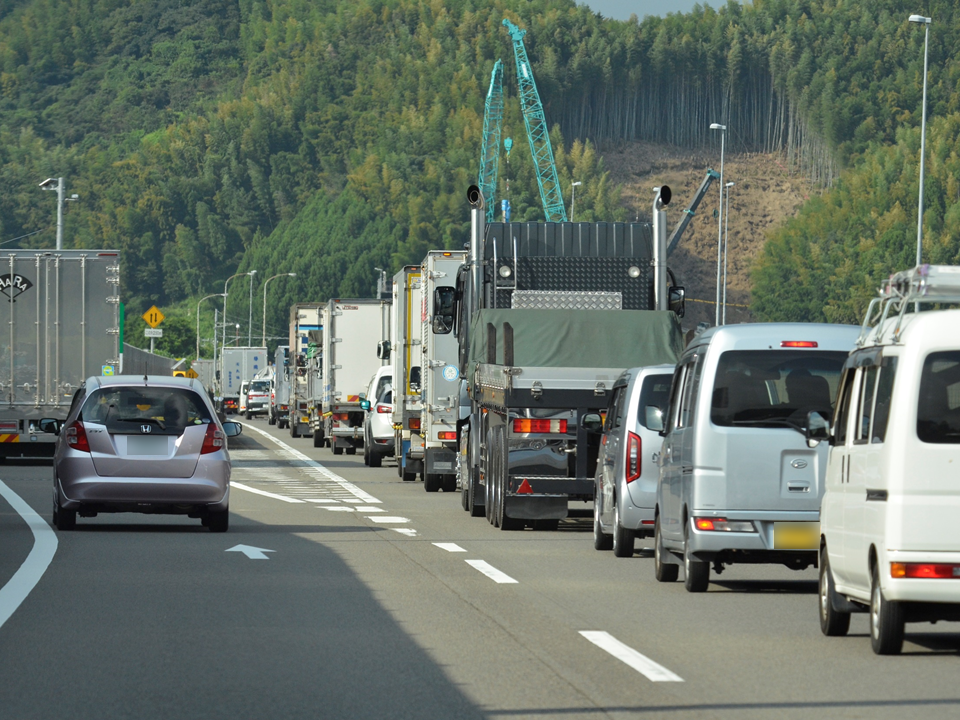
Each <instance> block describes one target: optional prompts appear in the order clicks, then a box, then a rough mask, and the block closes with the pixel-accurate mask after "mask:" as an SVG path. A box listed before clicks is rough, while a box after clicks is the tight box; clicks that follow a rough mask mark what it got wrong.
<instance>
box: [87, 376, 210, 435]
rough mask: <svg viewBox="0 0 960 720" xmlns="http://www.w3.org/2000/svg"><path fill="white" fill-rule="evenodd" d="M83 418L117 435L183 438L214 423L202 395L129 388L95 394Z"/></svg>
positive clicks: (183, 390) (115, 388) (185, 391)
mask: <svg viewBox="0 0 960 720" xmlns="http://www.w3.org/2000/svg"><path fill="white" fill-rule="evenodd" d="M80 419H81V420H83V421H84V422H92V423H98V424H101V425H105V426H106V428H107V432H109V433H111V434H115V435H140V434H143V433H144V432H145V431H144V430H143V428H144V427H149V428H150V429H149V430H147V431H146V432H149V433H150V434H152V435H180V434H182V433H183V430H184V428H185V427H187V426H189V425H201V424H203V423H209V422H212V421H213V420H212V418H211V417H210V413H209V412H208V410H207V406H206V404H205V403H204V402H203V400H201V398H200V396H199V395H197V393H195V392H193V391H192V390H187V389H186V388H172V387H146V386H125V387H105V388H100V389H99V390H96V391H94V392H93V393H91V394H90V397H88V398H87V400H86V402H84V403H83V408H81V410H80Z"/></svg>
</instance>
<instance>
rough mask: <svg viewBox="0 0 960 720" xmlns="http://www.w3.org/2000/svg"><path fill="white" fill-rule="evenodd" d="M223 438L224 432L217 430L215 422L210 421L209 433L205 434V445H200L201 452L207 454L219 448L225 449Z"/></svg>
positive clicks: (208, 425)
mask: <svg viewBox="0 0 960 720" xmlns="http://www.w3.org/2000/svg"><path fill="white" fill-rule="evenodd" d="M223 438H224V434H223V432H222V431H220V430H217V426H216V425H214V424H213V423H208V424H207V433H206V435H204V436H203V445H202V446H201V447H200V454H201V455H206V454H208V453H212V452H216V451H217V450H223Z"/></svg>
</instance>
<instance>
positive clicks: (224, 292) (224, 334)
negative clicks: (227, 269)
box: [213, 270, 256, 347]
mask: <svg viewBox="0 0 960 720" xmlns="http://www.w3.org/2000/svg"><path fill="white" fill-rule="evenodd" d="M253 272H256V270H254V271H253ZM250 274H251V273H248V272H245V273H237V274H236V275H231V276H230V277H228V278H227V279H226V280H224V281H223V336H222V338H221V342H220V347H224V346H225V345H226V344H227V283H229V282H230V281H231V280H233V279H234V278H235V277H240V276H241V275H250ZM213 337H214V338H216V337H217V329H216V328H214V329H213Z"/></svg>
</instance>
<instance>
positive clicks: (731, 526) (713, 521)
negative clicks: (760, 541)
mask: <svg viewBox="0 0 960 720" xmlns="http://www.w3.org/2000/svg"><path fill="white" fill-rule="evenodd" d="M693 524H694V527H696V528H697V530H708V531H715V532H755V528H754V527H753V523H752V522H751V521H749V520H727V519H726V518H694V519H693Z"/></svg>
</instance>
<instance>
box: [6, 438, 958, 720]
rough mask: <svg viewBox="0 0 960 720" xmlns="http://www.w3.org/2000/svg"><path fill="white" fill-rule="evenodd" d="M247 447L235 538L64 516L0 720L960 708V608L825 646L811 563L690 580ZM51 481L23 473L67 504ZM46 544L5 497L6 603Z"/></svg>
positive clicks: (868, 713) (294, 444) (235, 497)
mask: <svg viewBox="0 0 960 720" xmlns="http://www.w3.org/2000/svg"><path fill="white" fill-rule="evenodd" d="M277 441H279V442H277ZM231 455H232V457H233V461H234V474H233V489H232V491H231V513H232V515H231V526H230V531H229V532H228V533H226V534H213V533H210V532H208V531H207V530H206V529H204V528H201V526H200V522H199V521H196V520H188V519H179V518H174V517H148V516H139V515H101V516H99V517H97V518H92V519H84V518H81V519H79V521H78V527H77V530H76V531H73V532H66V533H57V534H56V538H57V541H58V544H57V546H56V551H55V553H54V554H53V559H52V561H51V562H50V563H49V567H47V568H46V570H45V572H43V574H42V577H41V578H40V580H39V582H38V583H37V584H36V586H35V587H33V589H32V590H31V591H30V592H29V594H28V595H27V596H26V598H25V599H24V600H23V602H22V604H20V605H19V607H17V609H16V610H15V611H14V612H13V614H12V615H11V616H10V617H9V619H8V620H7V621H6V622H5V624H3V625H2V626H0V718H3V720H20V719H21V718H24V719H25V718H58V717H69V718H76V719H77V720H80V719H84V718H97V719H102V718H137V719H143V718H221V717H222V718H283V719H284V720H287V719H289V720H293V719H295V718H377V719H378V720H381V719H384V718H407V717H409V718H469V717H485V718H523V717H531V718H553V717H559V718H602V717H617V718H625V717H642V718H688V717H697V718H737V719H738V720H739V719H742V718H770V717H777V718H808V717H816V718H823V717H828V718H835V717H836V718H841V717H843V718H845V717H849V718H863V717H870V718H902V717H920V716H922V717H924V718H941V717H942V718H955V717H957V716H958V713H960V689H957V688H956V687H954V683H956V678H957V677H960V625H958V624H951V623H941V624H938V625H936V626H931V625H909V626H908V627H907V631H908V635H907V642H906V645H905V647H904V654H903V655H902V656H899V657H885V658H879V657H876V656H874V655H873V653H872V652H871V650H870V643H869V638H868V637H867V621H866V616H854V619H853V623H852V628H851V634H850V636H849V637H847V638H825V637H823V636H822V635H821V634H820V629H819V625H818V622H817V607H816V603H817V596H816V589H817V582H816V577H817V576H816V571H815V570H813V569H811V570H807V571H803V572H794V571H790V570H787V569H785V568H777V567H764V566H759V567H733V568H728V569H727V570H726V571H725V572H724V573H723V575H722V576H720V577H716V576H714V578H713V579H714V581H715V582H713V583H712V584H711V586H710V590H709V592H707V593H705V594H703V595H691V594H688V593H687V592H686V591H685V590H684V589H683V585H682V583H679V582H678V583H675V584H672V585H662V584H658V583H656V581H655V580H654V577H653V559H652V556H651V555H650V553H649V552H645V551H638V552H637V553H636V554H635V556H634V557H633V558H632V559H617V558H615V557H614V556H613V554H612V553H599V552H597V551H595V550H594V549H593V544H592V535H591V532H590V520H589V518H588V517H587V516H584V517H577V518H573V519H570V520H567V521H564V522H563V523H561V528H560V530H559V531H557V532H535V531H532V530H525V531H520V532H501V531H500V530H497V529H494V528H492V527H491V526H490V525H488V524H487V523H486V521H485V520H483V519H482V518H481V519H477V518H470V517H469V516H468V515H467V513H465V512H464V511H463V510H462V509H461V507H460V499H459V495H457V494H444V493H437V494H428V493H425V492H424V490H423V485H422V483H403V482H401V481H400V479H399V478H398V476H397V473H396V468H395V467H394V466H392V465H391V464H390V463H385V464H384V467H383V468H379V469H371V468H366V467H364V465H363V462H362V458H361V456H359V455H357V456H344V455H341V456H334V455H333V454H332V453H331V452H330V450H327V449H314V448H313V446H312V442H311V441H310V440H305V439H296V440H294V439H291V438H290V436H289V434H287V433H285V432H280V431H277V430H276V429H275V428H272V427H269V426H267V424H266V423H265V422H263V421H254V422H253V423H245V429H244V434H243V435H242V436H240V437H239V438H237V439H234V440H231ZM50 477H51V470H50V466H49V465H43V464H37V465H22V464H21V465H14V464H6V465H0V480H2V481H3V483H4V484H5V485H6V486H7V487H8V488H9V489H10V490H12V491H13V492H14V493H15V494H16V495H17V496H18V497H19V498H22V499H23V500H24V501H26V503H27V504H29V506H31V507H32V508H33V509H35V511H36V512H37V513H39V514H40V515H41V516H42V517H43V518H44V519H46V520H48V521H49V514H50V485H51V482H50ZM582 509H583V510H584V511H586V510H589V509H590V506H589V505H584V506H583V508H582ZM438 544H440V545H438ZM238 545H240V546H247V548H256V549H259V550H250V549H248V550H247V553H249V554H250V555H253V557H248V554H247V553H244V552H241V551H237V550H234V551H231V549H233V548H236V547H237V546H238ZM33 547H34V534H33V531H32V530H31V529H30V527H29V526H28V524H27V522H26V521H25V520H24V519H23V518H22V517H21V513H19V512H17V511H16V510H15V509H14V508H13V507H12V506H11V505H10V504H9V503H8V502H7V501H6V500H5V499H3V498H2V497H0V588H2V589H0V606H2V603H3V597H4V593H6V595H7V596H8V597H9V595H10V593H11V588H12V586H13V585H14V583H10V580H11V578H13V577H14V574H15V573H16V572H17V570H18V568H20V567H21V565H22V564H23V563H24V562H25V560H27V558H28V556H31V551H32V549H33ZM258 556H262V557H258ZM30 562H32V561H30ZM0 609H2V608H0ZM0 622H2V615H0Z"/></svg>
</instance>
